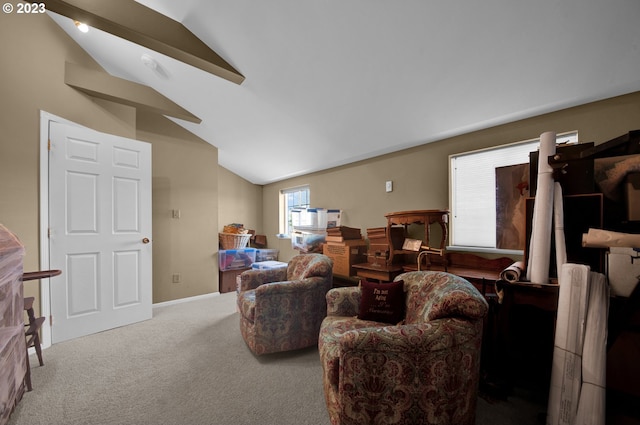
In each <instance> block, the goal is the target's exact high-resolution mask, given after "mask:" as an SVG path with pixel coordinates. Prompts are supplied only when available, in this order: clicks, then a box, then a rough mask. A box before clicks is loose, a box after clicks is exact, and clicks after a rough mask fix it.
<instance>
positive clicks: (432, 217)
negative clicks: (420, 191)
mask: <svg viewBox="0 0 640 425" xmlns="http://www.w3.org/2000/svg"><path fill="white" fill-rule="evenodd" d="M385 217H386V218H387V242H388V244H389V258H388V259H387V264H393V256H394V254H405V253H414V254H415V252H413V251H404V250H402V249H399V248H401V247H394V246H393V241H392V240H391V227H393V226H404V228H405V234H406V229H407V227H408V226H409V225H410V224H424V239H423V240H422V242H423V243H424V245H426V246H428V247H430V248H436V247H435V246H432V245H431V230H430V229H431V225H432V224H435V223H437V224H438V225H440V228H441V229H442V238H440V241H439V243H438V245H437V248H438V249H440V250H444V248H445V245H446V241H447V223H448V222H449V211H447V210H413V211H399V212H392V213H388V214H385ZM443 252H444V251H443Z"/></svg>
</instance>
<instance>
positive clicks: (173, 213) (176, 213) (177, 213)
mask: <svg viewBox="0 0 640 425" xmlns="http://www.w3.org/2000/svg"><path fill="white" fill-rule="evenodd" d="M171 217H173V218H180V210H171Z"/></svg>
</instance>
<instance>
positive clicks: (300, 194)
mask: <svg viewBox="0 0 640 425" xmlns="http://www.w3.org/2000/svg"><path fill="white" fill-rule="evenodd" d="M309 199H310V191H309V186H299V187H294V188H291V189H284V190H281V191H280V233H281V234H284V235H286V236H289V235H290V234H291V232H293V229H292V226H291V210H293V209H296V208H307V207H309V205H310V202H309Z"/></svg>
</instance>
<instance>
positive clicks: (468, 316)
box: [318, 271, 488, 425]
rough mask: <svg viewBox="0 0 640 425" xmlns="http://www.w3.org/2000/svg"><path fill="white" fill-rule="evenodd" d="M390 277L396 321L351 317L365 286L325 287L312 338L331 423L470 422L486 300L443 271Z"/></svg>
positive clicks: (359, 308) (356, 312)
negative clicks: (322, 312) (322, 314)
mask: <svg viewBox="0 0 640 425" xmlns="http://www.w3.org/2000/svg"><path fill="white" fill-rule="evenodd" d="M398 281H403V284H400V285H402V286H400V287H401V288H402V287H403V289H404V291H403V293H402V295H401V296H402V297H404V299H402V302H403V303H404V312H402V311H401V319H400V321H399V322H398V323H384V322H379V321H372V320H365V319H360V318H358V316H362V315H363V314H364V313H363V310H364V308H365V306H364V305H362V304H361V301H362V299H363V298H362V297H363V296H364V294H363V292H364V291H365V289H366V290H369V289H367V288H365V286H362V288H361V287H345V288H334V289H331V290H330V291H329V292H328V293H327V297H326V298H327V317H326V318H325V319H324V321H323V322H322V325H321V329H320V336H319V342H318V346H319V351H320V360H321V362H322V367H323V385H324V393H325V400H326V404H327V408H328V410H329V417H330V419H331V423H332V424H333V425H338V424H340V425H347V424H348V425H352V424H361V425H374V424H455V425H465V424H469V425H472V424H474V423H475V410H476V401H477V395H478V383H479V368H480V348H481V343H482V322H483V317H484V315H485V314H486V312H487V309H488V305H487V302H486V301H485V299H484V297H482V295H481V294H480V293H479V292H478V290H477V289H476V288H475V287H474V286H473V285H472V284H470V283H469V282H468V281H466V280H464V279H462V278H460V277H458V276H455V275H452V274H449V273H445V272H436V271H417V272H409V273H404V274H401V275H399V276H398V277H396V279H395V280H394V282H398ZM365 283H368V282H365ZM381 285H384V284H381ZM387 285H389V284H387ZM381 287H382V286H379V287H378V288H381ZM401 292H402V290H401ZM377 293H382V291H381V290H380V289H378V292H377ZM387 306H388V304H387ZM382 310H383V309H382ZM372 311H377V312H380V311H381V309H380V308H376V309H372ZM365 317H366V316H365ZM392 320H395V319H392Z"/></svg>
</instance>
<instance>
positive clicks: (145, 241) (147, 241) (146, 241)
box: [142, 238, 151, 243]
mask: <svg viewBox="0 0 640 425" xmlns="http://www.w3.org/2000/svg"><path fill="white" fill-rule="evenodd" d="M149 242H151V241H150V240H149V238H144V239H142V243H149Z"/></svg>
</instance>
